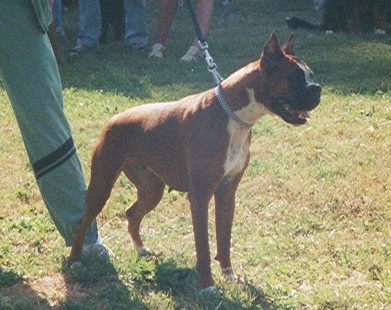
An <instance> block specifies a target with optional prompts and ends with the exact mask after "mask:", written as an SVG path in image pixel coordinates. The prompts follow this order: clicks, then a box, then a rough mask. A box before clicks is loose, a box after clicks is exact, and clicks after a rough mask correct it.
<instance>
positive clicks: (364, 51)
mask: <svg viewBox="0 0 391 310" xmlns="http://www.w3.org/2000/svg"><path fill="white" fill-rule="evenodd" d="M156 14H157V5H156V3H155V1H152V0H147V15H148V28H149V30H150V35H151V37H153V33H154V31H155V17H156ZM289 14H296V15H300V16H305V17H307V18H308V19H311V20H313V21H316V20H317V18H318V17H319V16H318V15H317V14H316V12H314V10H313V7H312V1H304V0H298V1H287V0H273V1H266V0H247V1H244V0H235V1H234V2H233V3H232V4H231V5H229V6H228V7H222V6H221V5H220V3H219V2H216V7H215V12H214V19H213V25H212V29H211V31H210V35H209V37H208V43H209V46H210V50H209V51H210V53H211V54H212V56H213V57H214V59H215V61H216V63H217V64H218V69H219V71H220V73H221V74H222V75H223V76H226V75H228V74H229V73H230V72H231V71H233V70H235V69H236V68H238V67H239V66H241V65H243V64H245V63H247V62H248V61H250V60H253V59H255V58H256V57H259V53H260V51H261V48H262V46H263V44H264V43H265V42H266V40H267V38H268V36H269V35H270V33H271V32H272V31H275V32H276V34H277V36H278V38H279V39H280V41H284V40H285V39H286V38H287V37H288V36H289V34H290V32H291V31H290V30H289V29H288V28H287V27H286V26H285V24H284V19H283V18H284V17H285V16H286V15H289ZM64 18H65V22H66V26H67V27H66V31H67V35H68V40H67V41H65V42H63V43H62V47H61V48H62V50H63V52H64V53H65V52H66V51H67V50H68V49H69V48H70V47H72V45H73V44H74V43H75V36H76V32H77V12H76V11H75V10H73V9H72V10H70V11H68V12H66V13H65V16H64ZM296 34H297V39H296V48H295V52H296V54H297V55H298V56H300V57H301V58H303V59H304V60H305V61H306V62H307V63H308V64H309V65H310V67H311V68H312V69H313V71H314V73H315V80H316V81H317V82H319V83H320V84H321V85H322V86H323V95H322V102H321V104H320V106H319V107H318V108H317V109H316V110H315V111H313V113H312V114H311V116H312V117H311V122H310V123H309V124H307V125H304V126H301V127H292V126H290V125H288V124H286V123H284V122H283V121H282V120H281V119H278V118H276V117H271V116H267V117H265V118H263V119H262V120H261V121H260V122H259V123H258V124H257V125H256V126H255V127H254V129H253V143H252V145H251V153H252V157H251V162H250V165H249V167H248V169H247V171H246V174H245V176H244V178H243V181H242V183H241V185H240V187H239V190H238V194H237V210H236V215H235V222H234V228H233V236H232V245H233V247H232V261H233V265H234V268H235V270H236V272H237V273H238V274H240V275H241V277H242V278H244V279H245V284H244V285H240V284H235V283H228V282H226V281H225V280H224V279H223V278H222V276H221V275H220V273H219V270H218V269H219V268H218V265H217V263H213V264H212V269H213V273H214V276H215V280H216V281H217V286H218V289H219V292H218V293H217V294H214V295H207V296H204V295H200V294H199V292H198V290H197V287H196V285H197V284H196V282H197V275H196V272H195V250H194V241H193V234H192V228H191V219H190V211H189V206H188V201H187V198H186V195H184V194H182V193H178V192H171V193H166V194H165V196H164V199H163V201H162V202H161V205H160V206H158V208H157V209H156V212H153V213H151V214H150V215H148V217H147V218H146V219H145V220H144V222H143V226H142V234H143V236H144V240H145V242H146V244H147V245H148V246H149V247H150V248H151V249H153V250H154V252H155V253H156V256H154V257H152V258H139V257H137V254H136V252H135V250H134V249H133V248H132V246H131V240H130V237H129V235H128V233H127V228H126V219H125V216H124V211H125V209H126V208H127V206H128V205H129V204H131V202H132V201H133V200H134V198H135V190H134V188H133V186H132V185H131V184H130V183H129V182H128V181H127V180H126V179H125V178H124V177H121V178H120V179H119V181H118V182H117V184H116V187H115V189H114V191H113V194H112V197H111V198H110V200H109V202H108V205H107V207H106V208H105V209H104V211H103V212H102V213H101V215H100V216H99V218H98V224H99V227H100V231H101V234H102V236H103V238H104V241H105V243H106V244H107V245H108V247H109V248H110V249H111V250H112V251H113V253H114V254H113V256H112V257H111V260H110V262H107V261H99V260H96V261H88V262H83V264H81V265H77V266H76V267H75V268H73V269H69V268H67V267H66V266H65V259H66V257H67V255H68V254H69V249H68V248H65V247H64V244H63V240H62V239H61V237H60V236H59V234H58V232H57V231H56V229H55V227H54V225H53V224H52V222H51V219H50V217H49V215H48V213H47V210H46V208H45V206H44V203H43V201H42V199H41V197H40V194H39V191H38V189H37V186H36V183H35V180H34V176H33V173H32V170H31V168H30V166H29V163H28V160H27V156H26V154H25V150H24V147H23V144H22V140H21V137H20V134H19V130H18V127H17V125H16V121H15V119H14V116H13V113H12V109H11V106H10V104H9V101H8V98H7V95H6V93H5V91H4V89H3V88H2V86H1V84H0V141H1V142H0V178H1V182H0V210H1V212H0V309H51V308H54V309H391V37H390V36H389V35H387V36H375V35H373V34H363V35H349V34H332V35H327V34H325V33H323V32H309V31H304V30H299V31H296ZM192 36H193V28H192V25H191V23H190V19H189V15H188V13H187V11H186V8H185V7H183V8H181V9H180V11H179V14H178V16H177V19H176V21H175V24H174V26H173V29H172V33H171V37H170V41H169V42H168V46H167V52H166V58H165V59H164V60H162V61H157V60H151V59H148V57H147V54H146V53H134V52H133V53H132V52H130V51H128V50H127V49H126V47H125V46H124V45H123V44H122V43H119V42H113V41H110V44H109V45H107V46H102V47H101V48H99V49H98V50H97V51H94V52H92V53H90V54H88V55H83V56H82V57H79V58H77V59H72V60H71V61H70V62H69V63H68V65H66V66H63V67H61V68H60V72H61V76H62V80H63V94H64V103H65V110H66V113H67V116H68V118H69V120H70V122H71V124H72V129H73V133H74V139H75V141H76V144H77V147H78V151H79V155H80V157H81V161H82V164H83V168H84V172H85V174H86V178H87V180H88V179H89V158H90V152H91V148H92V145H93V143H94V141H95V139H96V138H97V136H98V134H99V132H100V129H101V127H102V126H103V124H104V123H105V122H106V121H107V120H108V119H109V118H110V117H111V116H113V115H114V114H116V113H117V112H119V111H122V110H124V109H126V108H128V107H131V106H134V105H139V104H143V103H147V102H156V101H165V100H173V99H178V98H180V97H183V96H185V95H187V94H189V93H193V92H199V91H202V90H205V89H208V88H211V87H213V86H214V82H213V80H212V77H211V76H210V74H209V73H208V72H207V71H206V69H205V64H204V63H203V62H199V63H196V64H187V65H185V64H181V63H178V59H179V58H180V57H181V56H182V55H183V54H184V53H185V51H186V50H187V48H188V45H189V44H190V42H191V40H192ZM281 43H283V42H281ZM213 211H214V206H213V204H212V205H211V206H210V230H209V233H210V241H211V250H212V255H213V254H214V253H215V238H214V223H213V217H214V212H213Z"/></svg>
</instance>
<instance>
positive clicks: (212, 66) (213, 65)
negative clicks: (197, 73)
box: [198, 41, 224, 85]
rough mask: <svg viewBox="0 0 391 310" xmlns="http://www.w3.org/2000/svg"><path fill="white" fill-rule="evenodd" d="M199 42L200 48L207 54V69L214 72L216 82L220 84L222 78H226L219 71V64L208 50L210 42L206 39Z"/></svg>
mask: <svg viewBox="0 0 391 310" xmlns="http://www.w3.org/2000/svg"><path fill="white" fill-rule="evenodd" d="M198 44H199V45H200V48H201V50H202V53H203V54H204V56H205V61H206V65H207V69H208V71H209V72H210V73H211V74H212V76H213V79H214V81H215V83H216V85H220V82H221V81H222V80H224V78H223V77H222V76H221V75H220V73H219V72H218V71H217V65H216V63H215V62H214V60H213V58H212V56H211V55H210V54H209V51H208V47H209V46H208V43H206V41H203V42H201V41H198Z"/></svg>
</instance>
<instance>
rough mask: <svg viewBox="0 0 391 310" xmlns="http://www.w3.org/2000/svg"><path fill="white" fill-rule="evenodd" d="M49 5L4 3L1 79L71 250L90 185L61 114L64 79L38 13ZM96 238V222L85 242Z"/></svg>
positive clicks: (0, 6)
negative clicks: (85, 177) (61, 76)
mask: <svg viewBox="0 0 391 310" xmlns="http://www.w3.org/2000/svg"><path fill="white" fill-rule="evenodd" d="M37 3H38V4H37ZM47 3H48V1H47V0H44V1H39V0H38V1H34V0H0V78H1V79H2V81H3V85H4V87H5V90H6V92H7V94H8V97H9V99H10V101H11V104H12V108H13V110H14V114H15V117H16V119H17V122H18V125H19V128H20V132H21V134H22V137H23V141H24V144H25V147H26V151H27V154H28V157H29V160H30V163H31V165H32V168H33V170H34V174H35V177H36V180H37V183H38V187H39V189H40V192H41V194H42V197H43V199H44V201H45V204H46V206H47V208H48V210H49V213H50V216H51V217H52V219H53V221H54V223H55V225H56V227H57V229H58V230H59V232H60V234H61V235H62V237H63V238H64V239H65V243H66V245H67V246H70V245H71V244H72V237H73V231H74V229H75V227H76V224H77V221H78V220H79V219H80V217H81V216H82V214H83V211H84V207H85V193H86V184H85V180H84V176H83V172H82V168H81V164H80V161H79V158H78V156H77V154H76V149H75V146H74V143H73V139H72V133H71V129H70V126H69V123H68V121H67V119H66V116H65V114H64V111H63V101H62V100H63V99H62V86H61V80H60V76H59V71H58V67H57V63H56V60H55V57H54V54H53V50H52V48H51V45H50V42H49V39H48V36H47V34H46V33H45V31H46V30H47V29H44V28H45V25H46V24H45V20H43V19H45V16H43V15H44V14H40V13H42V12H47V11H46V7H45V5H47ZM37 5H38V9H37ZM42 8H43V10H42ZM46 17H47V16H46ZM96 239H97V228H96V222H94V223H92V224H91V226H90V229H89V231H88V233H87V236H86V240H85V243H93V242H95V241H96Z"/></svg>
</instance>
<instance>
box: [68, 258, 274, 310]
mask: <svg viewBox="0 0 391 310" xmlns="http://www.w3.org/2000/svg"><path fill="white" fill-rule="evenodd" d="M129 267H130V269H129V270H127V271H126V272H124V273H123V274H122V272H121V276H120V275H119V273H118V272H117V270H116V268H115V266H114V265H113V263H112V262H111V261H110V260H109V259H107V258H88V259H83V260H81V261H80V262H77V263H74V264H73V265H72V266H68V265H67V263H66V261H65V260H64V262H63V267H62V271H63V274H64V278H65V283H66V289H67V299H66V300H65V301H64V302H63V303H62V306H65V307H67V306H77V305H79V304H82V305H83V306H86V307H87V308H89V307H91V308H93V307H95V306H96V305H99V306H100V307H101V306H102V307H103V308H105V307H107V309H114V308H116V306H115V305H117V306H118V307H119V308H123V309H148V308H149V306H148V305H147V304H146V303H145V302H144V301H143V300H144V297H145V298H147V299H148V296H150V295H151V294H154V295H156V296H166V298H167V299H168V300H169V303H170V304H171V305H172V306H173V308H174V309H232V310H233V309H244V308H246V309H259V308H261V309H275V307H274V306H273V303H272V302H271V301H270V300H269V299H268V298H267V297H266V296H265V294H264V293H263V292H262V290H260V289H258V288H257V287H255V286H254V285H252V284H250V283H245V284H232V286H231V285H230V284H228V286H231V287H230V288H229V289H228V290H227V291H226V289H225V286H226V285H223V287H221V285H219V284H218V290H217V291H216V292H213V293H202V292H200V290H199V289H198V288H197V272H196V271H195V269H194V268H183V267H178V264H177V263H176V261H175V260H173V259H168V260H166V259H163V258H162V257H160V255H159V256H150V257H148V256H147V257H139V258H137V261H136V262H132V264H131V265H130V266H129ZM242 291H246V293H247V294H249V295H251V296H252V304H251V305H248V304H247V305H246V306H244V305H243V298H242V296H241V292H242ZM145 300H146V299H145ZM162 302H163V301H162ZM105 309H106V308H105Z"/></svg>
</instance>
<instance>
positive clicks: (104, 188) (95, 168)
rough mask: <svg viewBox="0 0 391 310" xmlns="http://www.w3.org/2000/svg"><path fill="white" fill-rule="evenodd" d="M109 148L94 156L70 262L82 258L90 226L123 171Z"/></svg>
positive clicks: (119, 162)
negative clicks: (85, 238)
mask: <svg viewBox="0 0 391 310" xmlns="http://www.w3.org/2000/svg"><path fill="white" fill-rule="evenodd" d="M107 149H108V148H106V149H105V148H102V152H101V153H100V154H99V155H97V154H96V152H95V154H94V156H93V158H92V162H91V181H90V184H89V186H88V190H87V195H86V208H85V210H84V214H83V216H82V218H81V219H80V221H79V223H78V225H77V227H76V230H75V233H74V237H73V244H72V250H71V254H70V257H69V261H70V262H72V261H74V260H76V259H78V258H80V256H81V254H82V248H83V244H84V237H85V234H86V231H87V229H88V226H89V224H90V223H91V222H92V221H93V220H94V219H95V218H96V217H97V216H98V214H99V213H100V212H101V211H102V209H103V207H104V206H105V204H106V201H107V200H108V199H109V197H110V193H111V190H112V188H113V186H114V183H115V181H116V180H117V179H118V176H119V174H120V172H121V161H120V160H119V158H115V157H116V155H114V154H112V152H110V151H107V152H106V150H107Z"/></svg>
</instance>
